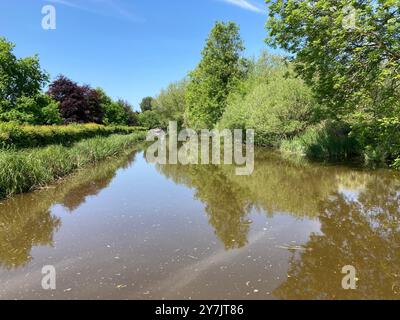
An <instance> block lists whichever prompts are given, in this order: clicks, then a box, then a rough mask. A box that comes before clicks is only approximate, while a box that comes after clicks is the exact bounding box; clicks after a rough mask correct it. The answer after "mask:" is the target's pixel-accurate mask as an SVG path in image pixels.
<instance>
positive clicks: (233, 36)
mask: <svg viewBox="0 0 400 320" xmlns="http://www.w3.org/2000/svg"><path fill="white" fill-rule="evenodd" d="M243 50H244V45H243V42H242V40H241V38H240V35H239V27H238V26H237V25H236V24H235V23H233V22H228V23H224V22H217V23H216V24H215V26H214V28H213V29H212V30H211V33H210V35H209V37H208V39H207V42H206V45H205V48H204V49H203V52H202V59H201V61H200V63H199V65H198V66H197V68H196V69H195V70H194V71H192V72H191V73H190V75H189V78H190V83H189V85H188V88H187V106H186V115H185V116H186V122H187V125H188V126H190V127H192V128H197V129H200V128H211V127H213V126H214V125H215V124H216V123H217V121H218V120H219V119H220V118H221V116H222V114H223V112H224V110H225V107H226V100H227V96H228V94H229V92H230V91H231V90H232V89H233V88H234V87H235V86H236V85H237V83H238V81H239V80H240V79H241V78H243V76H244V71H245V70H244V63H243V61H244V60H243V59H242V58H241V54H242V51H243Z"/></svg>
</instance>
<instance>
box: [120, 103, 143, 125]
mask: <svg viewBox="0 0 400 320" xmlns="http://www.w3.org/2000/svg"><path fill="white" fill-rule="evenodd" d="M116 103H117V104H118V105H119V107H120V108H121V109H122V110H124V113H125V117H126V125H128V126H138V125H139V118H138V117H139V115H138V112H135V111H133V106H132V105H131V104H130V103H129V102H128V101H126V100H122V99H118V100H117V102H116ZM121 124H122V123H121Z"/></svg>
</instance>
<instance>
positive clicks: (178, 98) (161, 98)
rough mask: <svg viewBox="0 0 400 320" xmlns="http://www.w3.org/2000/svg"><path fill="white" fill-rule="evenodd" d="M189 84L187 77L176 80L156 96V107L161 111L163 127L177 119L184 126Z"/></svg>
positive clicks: (157, 110)
mask: <svg viewBox="0 0 400 320" xmlns="http://www.w3.org/2000/svg"><path fill="white" fill-rule="evenodd" d="M187 84H188V82H187V80H186V79H184V80H182V81H178V82H174V83H172V84H170V85H169V86H168V87H167V88H166V89H164V90H161V92H160V94H159V95H158V96H157V97H156V98H155V100H154V109H155V111H156V112H158V113H159V115H160V119H161V123H162V125H163V127H167V126H168V123H169V121H176V122H177V123H178V126H179V127H182V126H183V121H184V113H185V107H186V88H187Z"/></svg>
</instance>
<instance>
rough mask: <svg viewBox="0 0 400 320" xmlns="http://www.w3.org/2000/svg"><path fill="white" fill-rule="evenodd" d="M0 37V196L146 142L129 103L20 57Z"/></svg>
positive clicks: (42, 183) (39, 184)
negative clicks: (51, 77) (54, 74)
mask: <svg viewBox="0 0 400 320" xmlns="http://www.w3.org/2000/svg"><path fill="white" fill-rule="evenodd" d="M13 48H14V45H13V44H11V43H10V42H8V41H6V40H5V39H3V38H0V198H4V197H9V196H12V195H14V194H17V193H22V192H27V191H31V190H34V189H36V188H40V187H43V186H45V185H47V184H49V183H52V182H54V181H56V180H57V179H59V178H62V177H64V176H66V175H68V174H70V173H72V172H74V171H75V170H77V169H80V168H82V167H84V166H87V165H89V164H94V163H96V162H99V161H100V160H103V159H106V158H110V157H116V156H119V155H121V154H122V153H125V152H131V151H132V146H133V145H135V144H137V143H139V142H140V141H142V140H144V138H145V131H143V128H141V127H139V126H138V123H137V114H136V113H135V112H134V111H133V110H132V107H131V106H130V105H129V103H128V102H126V101H123V100H118V101H113V100H112V99H111V98H110V97H108V96H107V95H106V93H105V92H104V91H103V90H102V89H100V88H98V89H92V88H91V87H90V86H88V85H83V86H80V85H78V84H77V83H75V82H73V81H72V80H70V79H67V78H66V77H64V76H58V77H57V78H56V80H55V81H53V82H52V83H51V84H50V86H49V90H48V91H47V92H46V93H44V92H43V91H42V89H43V88H44V87H45V85H46V84H47V83H48V81H49V76H48V74H47V73H46V72H45V71H43V70H42V69H41V68H40V65H39V60H38V57H36V56H35V57H27V58H22V59H17V58H16V57H15V55H14V54H13Z"/></svg>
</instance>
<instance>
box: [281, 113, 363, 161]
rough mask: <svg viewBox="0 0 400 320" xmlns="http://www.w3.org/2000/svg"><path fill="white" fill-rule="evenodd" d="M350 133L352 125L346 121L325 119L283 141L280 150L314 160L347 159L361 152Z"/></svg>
mask: <svg viewBox="0 0 400 320" xmlns="http://www.w3.org/2000/svg"><path fill="white" fill-rule="evenodd" d="M349 133H350V127H349V126H348V125H347V124H345V123H342V122H337V121H324V122H321V123H319V124H318V125H315V126H312V127H309V128H307V130H306V131H305V132H304V133H303V134H301V135H299V136H297V137H294V138H293V139H291V140H286V141H283V142H282V144H281V147H280V150H281V151H283V152H285V153H293V154H297V155H301V156H306V157H307V158H310V159H314V160H345V159H349V158H351V157H352V156H355V155H357V154H359V145H358V143H357V141H356V140H355V139H354V138H353V137H351V136H349Z"/></svg>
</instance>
